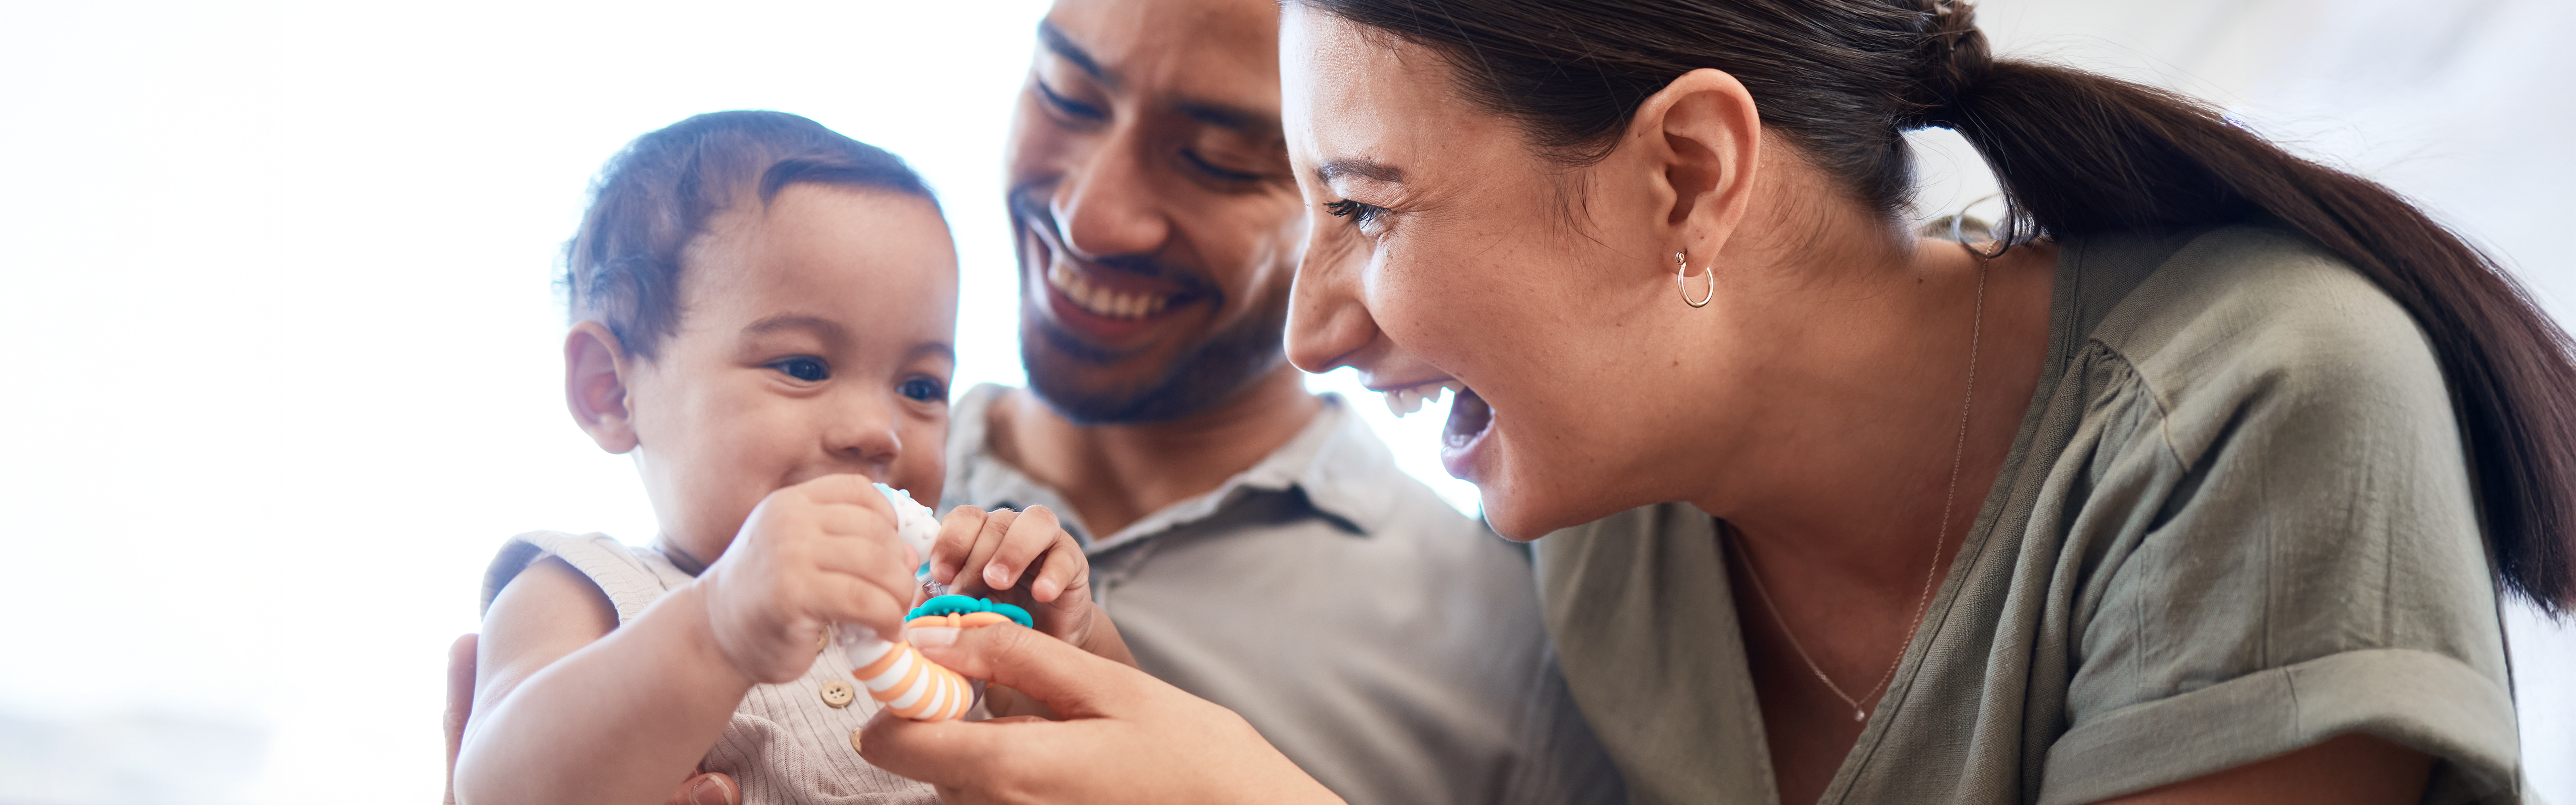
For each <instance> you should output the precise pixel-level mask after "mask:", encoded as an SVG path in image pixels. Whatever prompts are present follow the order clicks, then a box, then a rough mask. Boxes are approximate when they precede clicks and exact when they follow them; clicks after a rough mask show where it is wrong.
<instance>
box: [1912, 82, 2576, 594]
mask: <svg viewBox="0 0 2576 805" xmlns="http://www.w3.org/2000/svg"><path fill="white" fill-rule="evenodd" d="M1962 89H1963V90H1964V91H1962V92H1960V93H1958V94H1957V96H1956V97H1955V98H1954V99H1953V100H1952V101H1951V102H1950V103H1949V104H1948V105H1947V107H1946V108H1944V109H1942V110H1940V111H1939V112H1938V113H1936V114H1935V115H1934V116H1933V117H1932V119H1931V120H1930V121H1929V122H1932V123H1934V124H1936V125H1948V126H1949V127H1951V128H1954V129H1956V130H1957V131H1958V132H1959V134H1960V135H1961V136H1963V137H1965V138H1967V140H1968V142H1969V143H1970V144H1972V145H1974V146H1976V148H1977V150H1978V152H1979V153H1981V154H1983V155H1984V156H1985V158H1986V162H1987V163H1988V164H1989V165H1992V166H1993V167H1994V170H1995V173H1996V176H1997V178H1998V179H2000V180H2001V181H2002V184H2003V187H2004V192H2005V197H2006V198H2007V199H2008V204H2010V205H2011V207H2012V210H2011V213H2009V214H2008V215H2007V218H2008V219H2010V220H2009V222H2008V223H2007V224H2005V225H2006V226H2007V227H2011V228H2013V229H2021V230H2023V231H2029V230H2032V229H2035V230H2036V231H2037V232H2045V233H2049V234H2052V235H2060V236H2081V235H2087V234H2094V233H2102V232H2118V231H2125V230H2142V229H2173V228H2183V227H2192V226H2207V225H2217V224H2229V223H2239V222H2249V221H2252V222H2263V223H2268V224H2271V225H2275V226H2279V227H2282V228H2285V229H2289V230H2291V231H2293V232H2296V233H2298V234H2299V235H2300V236H2302V237H2305V238H2306V239H2307V240H2308V241H2309V242H2311V243H2314V244H2316V245H2317V246H2318V247H2320V248H2323V249H2325V250H2326V251H2327V252H2330V253H2332V254H2334V255H2335V256H2337V257H2341V258H2343V260H2344V261H2345V262H2347V263H2350V264H2351V265H2352V267H2353V268H2354V269H2355V270H2357V271H2359V272H2360V273H2361V275H2362V276H2364V277H2366V278H2368V279H2369V280H2370V281H2371V282H2372V283H2375V284H2377V285H2378V286H2379V287H2380V288H2381V289H2382V290H2383V291H2386V292H2387V293H2388V295H2389V296H2390V297H2393V298H2395V299H2396V300H2397V303H2398V305H2399V306H2401V307H2403V308H2405V309H2406V312H2407V313H2409V314H2411V315H2413V316H2414V318H2415V321H2416V322H2417V324H2419V325H2420V326H2422V327H2423V328H2424V332H2425V335H2426V336H2427V337H2428V338H2429V339H2430V341H2431V343H2432V347H2433V354H2434V356H2435V357H2436V358H2437V359H2438V360H2439V361H2440V363H2441V366H2442V374H2443V377H2444V378H2445V379H2446V380H2448V381H2449V386H2450V393H2451V402H2452V408H2453V409H2454V412H2455V415H2456V416H2457V417H2458V419H2459V425H2460V433H2461V436H2462V440H2463V441H2464V442H2465V444H2466V448H2467V457H2468V462H2469V471H2470V477H2471V479H2472V480H2473V481H2474V484H2475V488H2476V490H2477V496H2478V504H2479V505H2478V509H2479V512H2480V517H2481V519H2482V521H2483V522H2482V525H2483V526H2484V527H2485V528H2484V531H2485V537H2486V548H2487V558H2488V560H2489V562H2490V563H2491V564H2492V565H2493V566H2494V567H2495V568H2496V571H2497V572H2498V573H2499V574H2500V575H2501V576H2502V577H2503V579H2504V581H2505V583H2506V585H2507V586H2509V587H2510V588H2512V589H2513V590H2516V591H2518V592H2520V593H2522V594H2523V595H2525V596H2527V597H2529V598H2530V599H2531V600H2533V601H2534V602H2537V603H2538V604H2539V605H2540V606H2541V607H2542V608H2543V609H2544V610H2547V611H2549V612H2550V613H2552V614H2565V613H2566V612H2568V611H2569V610H2570V608H2571V607H2576V549H2571V546H2570V544H2569V542H2570V540H2569V537H2570V533H2571V532H2570V527H2571V526H2576V365H2571V364H2570V362H2569V357H2568V356H2569V352H2570V349H2569V348H2570V344H2569V340H2568V337H2567V333H2566V332H2565V331H2564V330H2561V329H2559V327H2558V326H2557V324H2555V323H2554V322H2552V321H2551V320H2550V319H2549V317H2548V316H2547V315H2545V314H2543V313H2542V312H2541V311H2540V310H2539V308H2538V307H2537V306H2535V305H2533V304H2532V302H2531V299H2530V297H2529V296H2528V295H2527V294H2526V293H2524V291H2523V289H2522V288H2521V286H2520V285H2519V284H2517V283H2515V282H2514V280H2513V278H2512V277H2511V276H2509V275H2507V274H2505V273H2504V271H2503V270H2501V269H2500V268H2498V267H2497V266H2496V265H2495V262H2494V261H2493V260H2491V259H2489V258H2488V257H2487V256H2486V255H2485V254H2483V253H2480V252H2479V251H2478V250H2477V249H2476V248H2474V247H2471V246H2470V245H2468V244H2467V243H2465V242H2462V241H2461V240H2460V238H2459V236H2457V235H2455V234H2452V233H2451V232H2450V231H2449V230H2447V229H2444V228H2443V227H2442V226H2441V225H2440V224H2438V223H2435V222H2434V221H2433V220H2432V219H2431V218H2429V217H2427V216H2426V215H2425V214H2424V212H2423V211H2422V210H2418V209H2416V208H2415V207H2414V206H2412V205H2410V204H2407V203H2406V202H2405V200H2403V199H2401V198H2399V197H2398V196H2397V194H2395V193H2393V192H2390V191H2389V190H2388V189H2387V188H2385V187H2381V186H2379V185H2378V184H2376V183H2373V182H2371V181H2369V180H2367V179H2363V178H2360V177H2357V176H2353V175H2351V174H2348V173H2344V172H2342V171H2337V170H2334V169H2332V168H2327V167H2325V166H2322V165H2318V164H2316V163H2314V162H2310V161H2308V160H2305V159H2300V158H2298V157H2296V156H2292V155H2291V154H2289V153H2288V152H2286V151H2283V150H2282V149H2281V148H2280V147H2279V146H2276V145H2273V144H2271V143H2270V142H2266V141H2265V140H2263V139H2262V138H2261V137H2258V136H2255V135H2254V134H2252V133H2251V132H2248V131H2246V130H2244V129H2242V128H2239V127H2237V126H2235V125H2233V124H2231V123H2229V122H2228V121H2227V120H2226V119H2225V118H2223V117H2221V116H2220V115H2219V114H2218V113H2217V112H2216V111H2214V110H2212V109H2210V108H2209V107H2207V106H2203V105H2201V104H2199V103H2196V102H2193V101H2190V100H2188V99H2185V98H2182V97H2180V96H2177V95H2174V94H2172V93H2168V92H2163V91H2160V90H2156V89H2151V88H2148V87H2145V86H2140V85H2138V84H2133V83H2129V82H2126V81H2121V80H2117V79H2113V78H2108V77H2104V76H2100V75H2095V74H2091V73H2086V72H2082V71H2078V70H2071V69H2066V68H2061V67H2054V66H2049V65H2044V64H2038V63H2033V62H2022V61H2001V62H1995V63H1993V64H1992V65H1990V66H1989V67H1988V68H1987V69H1985V70H1984V71H1982V75H1981V76H1978V77H1976V78H1975V79H1974V80H1973V81H1972V83H1969V84H1968V85H1966V86H1964V87H1963V88H1962ZM2007 240H2008V241H2009V240H2010V238H2009V236H2008V237H2007Z"/></svg>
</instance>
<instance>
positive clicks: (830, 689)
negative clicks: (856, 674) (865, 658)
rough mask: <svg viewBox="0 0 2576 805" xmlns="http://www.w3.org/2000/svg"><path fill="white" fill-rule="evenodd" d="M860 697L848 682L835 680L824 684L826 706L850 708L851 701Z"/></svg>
mask: <svg viewBox="0 0 2576 805" xmlns="http://www.w3.org/2000/svg"><path fill="white" fill-rule="evenodd" d="M858 695H859V692H858V691H857V690H855V689H853V688H851V687H850V683H848V682H843V681H841V680H838V679H835V680H832V681H830V682H825V683H823V703H824V704H828V705H831V706H833V707H836V708H838V707H848V706H850V702H851V701H853V700H855V699H857V698H858Z"/></svg>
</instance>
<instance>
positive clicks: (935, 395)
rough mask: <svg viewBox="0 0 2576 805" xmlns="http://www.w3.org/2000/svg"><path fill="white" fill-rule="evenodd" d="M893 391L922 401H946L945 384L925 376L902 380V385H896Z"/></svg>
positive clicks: (946, 390) (946, 387)
mask: <svg viewBox="0 0 2576 805" xmlns="http://www.w3.org/2000/svg"><path fill="white" fill-rule="evenodd" d="M895 391H896V392H897V393H900V394H902V395H903V396H905V397H907V398H910V399H914V400H919V401H922V402H947V401H948V386H947V384H944V383H941V382H939V381H937V380H932V379H930V378H927V377H916V378H912V379H910V380H906V381H903V385H902V386H900V387H897V388H896V389H895Z"/></svg>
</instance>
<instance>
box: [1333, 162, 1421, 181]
mask: <svg viewBox="0 0 2576 805" xmlns="http://www.w3.org/2000/svg"><path fill="white" fill-rule="evenodd" d="M1315 175H1316V176H1320V177H1323V180H1324V181H1327V182H1329V181H1332V180H1334V179H1339V178H1342V177H1344V176H1357V177H1360V178H1362V179H1375V180H1378V181H1381V182H1390V183H1395V184H1402V183H1403V182H1404V169H1403V168H1399V167H1396V166H1393V165H1386V164H1380V163H1376V162H1370V161H1368V160H1365V159H1336V160H1333V161H1331V162H1326V163H1324V164H1322V165H1317V166H1315Z"/></svg>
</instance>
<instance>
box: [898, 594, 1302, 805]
mask: <svg viewBox="0 0 2576 805" xmlns="http://www.w3.org/2000/svg"><path fill="white" fill-rule="evenodd" d="M909 634H910V637H911V640H912V642H913V645H915V646H917V647H919V648H920V649H921V650H922V653H923V654H924V655H927V656H928V657H929V658H930V659H931V660H932V661H934V662H938V663H940V664H943V665H946V666H948V667H950V668H953V669H956V670H957V671H959V672H961V673H964V674H967V675H969V676H976V677H982V678H985V679H989V680H991V681H992V682H993V683H995V684H999V685H1004V686H1007V687H1010V688H1012V689H1014V690H1016V691H1018V692H1019V695H1022V696H1026V697H1028V698H1029V699H1032V700H1035V701H1038V702H1042V703H1044V704H1046V705H1047V706H1048V707H1050V708H1051V709H1053V710H1055V712H1057V713H1058V714H1061V716H1062V717H1063V718H1064V720H1062V721H1035V720H1016V719H1009V720H1006V719H996V720H993V721H978V722H957V721H941V722H915V721H907V720H905V719H901V718H891V717H888V716H887V714H884V713H880V714H878V717H877V718H876V719H875V720H873V721H870V722H868V726H867V729H866V731H865V732H863V733H862V734H861V735H860V746H859V754H860V755H861V756H862V757H865V758H867V760H868V762H870V763H874V764H876V765H877V766H878V767H879V768H883V769H885V770H887V771H891V772H894V773H896V774H900V775H903V776H905V777H910V778H913V779H916V780H923V781H926V782H929V783H930V784H931V785H933V786H936V787H937V788H938V789H939V792H940V797H941V799H942V800H943V801H946V802H953V803H985V802H1028V801H1048V802H1064V803H1123V802H1250V801H1264V802H1283V803H1297V802H1305V803H1338V802H1340V800H1339V799H1336V798H1335V797H1334V796H1333V793H1332V792H1331V791H1329V790H1326V789H1325V788H1324V787H1323V786H1322V785H1320V784H1317V783H1316V782H1315V780H1314V778H1312V777H1308V776H1306V774H1305V773H1304V772H1301V771H1299V770H1298V769H1297V766H1296V764H1294V763H1291V762H1289V761H1288V758H1287V756H1286V755H1282V754H1280V753H1279V750H1277V749H1273V748H1271V747H1270V745H1269V744H1268V743H1267V742H1265V741H1263V740H1262V738H1261V733H1260V732H1258V731H1256V730H1254V729H1253V728H1252V725H1251V724H1250V723H1248V722H1245V721H1244V720H1243V718H1242V717H1241V716H1237V715H1235V714H1234V713H1232V712H1229V711H1227V710H1226V709H1225V708H1223V707H1218V706H1216V705H1214V704H1211V703H1209V702H1207V701H1205V700H1202V699H1199V698H1196V697H1193V696H1191V695H1189V694H1187V693H1183V692H1181V690H1180V689H1179V688H1175V687H1172V686H1170V685H1167V684H1164V683H1162V682H1159V681H1156V680H1155V679H1154V678H1153V677H1149V676H1146V675H1145V673H1144V672H1142V671H1138V670H1136V669H1134V668H1129V667H1127V666H1124V665H1119V664H1117V663H1115V662H1111V661H1109V660H1104V659H1101V658H1099V657H1095V656H1092V655H1091V654H1089V653H1086V652H1084V651H1082V650H1081V649H1077V648H1074V647H1073V646H1071V645H1068V644H1066V643H1064V642H1062V641H1058V640H1055V639H1053V638H1049V637H1046V636H1044V635H1040V634H1038V633H1037V632H1034V631H1031V630H1028V629H1023V628H1020V627H1018V626H1014V625H1010V624H996V625H993V626H984V627H978V628H972V629H955V628H948V627H937V628H922V629H913V630H911V632H910V633H909Z"/></svg>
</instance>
